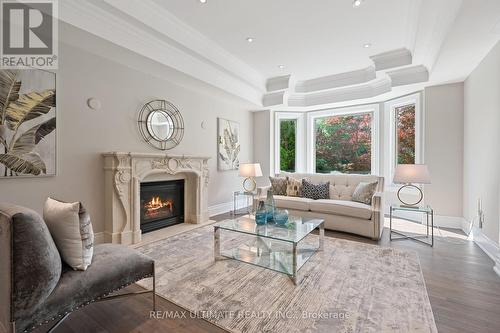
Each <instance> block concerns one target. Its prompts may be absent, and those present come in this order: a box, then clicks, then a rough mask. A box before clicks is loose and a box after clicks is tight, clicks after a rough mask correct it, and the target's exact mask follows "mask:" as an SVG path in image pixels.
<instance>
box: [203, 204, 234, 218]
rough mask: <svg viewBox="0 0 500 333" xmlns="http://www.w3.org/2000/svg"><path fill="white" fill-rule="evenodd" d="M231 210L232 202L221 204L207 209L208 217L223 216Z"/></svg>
mask: <svg viewBox="0 0 500 333" xmlns="http://www.w3.org/2000/svg"><path fill="white" fill-rule="evenodd" d="M231 210H233V202H232V201H229V202H223V203H220V204H217V205H213V206H210V207H208V216H209V217H212V216H215V215H219V214H224V213H227V212H230V211H231Z"/></svg>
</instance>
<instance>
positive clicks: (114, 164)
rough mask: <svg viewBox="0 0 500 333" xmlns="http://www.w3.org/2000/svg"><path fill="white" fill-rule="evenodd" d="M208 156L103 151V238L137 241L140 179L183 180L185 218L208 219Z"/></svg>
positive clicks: (119, 241) (122, 242)
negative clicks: (104, 207) (104, 211)
mask: <svg viewBox="0 0 500 333" xmlns="http://www.w3.org/2000/svg"><path fill="white" fill-rule="evenodd" d="M208 160H209V157H199V156H188V155H169V154H151V153H125V152H112V153H105V154H104V175H105V176H104V178H105V189H104V195H105V206H106V214H105V230H104V240H105V242H111V243H118V244H135V243H138V242H140V241H141V228H140V187H141V183H143V182H152V181H161V180H174V179H184V180H185V189H186V190H185V199H184V206H185V212H184V216H185V222H186V223H201V222H204V221H206V220H208V217H209V216H208V200H207V188H208V181H209V172H208Z"/></svg>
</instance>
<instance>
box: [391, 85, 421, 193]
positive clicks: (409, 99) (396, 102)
mask: <svg viewBox="0 0 500 333" xmlns="http://www.w3.org/2000/svg"><path fill="white" fill-rule="evenodd" d="M408 104H415V163H416V164H419V163H424V151H423V146H424V142H423V138H424V135H423V110H422V93H420V92H419V93H416V94H412V95H408V96H403V97H400V98H396V99H393V100H390V101H387V102H385V104H384V110H385V115H386V117H385V118H386V121H385V124H384V125H385V126H384V127H385V131H384V132H385V135H384V137H385V138H384V141H385V143H384V146H385V147H386V149H385V151H386V154H387V158H385V165H384V170H385V175H384V176H385V178H386V186H387V187H391V188H393V189H394V188H398V185H397V184H394V183H393V182H392V180H393V179H394V170H395V169H396V165H397V151H396V149H397V142H396V140H397V137H396V108H398V107H401V106H405V105H408Z"/></svg>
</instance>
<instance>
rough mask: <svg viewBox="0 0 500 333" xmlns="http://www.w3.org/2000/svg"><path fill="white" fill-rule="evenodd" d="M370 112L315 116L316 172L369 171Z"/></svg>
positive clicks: (370, 143) (359, 172)
mask: <svg viewBox="0 0 500 333" xmlns="http://www.w3.org/2000/svg"><path fill="white" fill-rule="evenodd" d="M371 124H372V114H371V113H365V114H355V115H340V116H330V117H324V118H316V119H315V124H314V125H315V130H316V142H315V144H316V172H317V173H332V172H342V173H358V174H369V173H371V150H372V149H371V148H372V142H371V134H372V133H371V132H372V128H371Z"/></svg>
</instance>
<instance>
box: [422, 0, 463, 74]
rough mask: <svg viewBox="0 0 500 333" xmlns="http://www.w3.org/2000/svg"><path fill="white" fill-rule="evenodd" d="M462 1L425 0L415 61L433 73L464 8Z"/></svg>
mask: <svg viewBox="0 0 500 333" xmlns="http://www.w3.org/2000/svg"><path fill="white" fill-rule="evenodd" d="M462 2H463V1H462V0H440V1H429V0H424V1H423V2H422V5H421V8H420V15H419V21H418V31H417V32H416V34H415V48H414V50H413V59H414V60H415V63H417V64H423V65H425V66H426V67H427V68H428V70H429V72H432V71H433V68H434V64H435V63H436V61H437V59H438V57H439V54H440V52H441V51H442V48H443V45H444V44H445V41H446V38H447V36H448V35H449V32H450V30H451V28H452V26H453V24H454V23H455V21H456V19H457V17H458V15H459V13H460V8H461V7H462Z"/></svg>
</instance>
